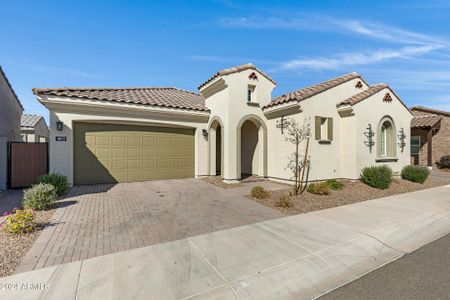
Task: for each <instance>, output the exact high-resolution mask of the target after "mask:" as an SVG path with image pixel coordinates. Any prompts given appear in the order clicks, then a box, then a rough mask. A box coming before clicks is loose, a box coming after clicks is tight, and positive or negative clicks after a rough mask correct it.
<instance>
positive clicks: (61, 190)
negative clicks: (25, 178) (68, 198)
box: [38, 173, 69, 196]
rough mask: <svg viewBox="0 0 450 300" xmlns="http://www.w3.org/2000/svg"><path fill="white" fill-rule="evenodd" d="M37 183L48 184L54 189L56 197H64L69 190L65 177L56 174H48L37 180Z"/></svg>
mask: <svg viewBox="0 0 450 300" xmlns="http://www.w3.org/2000/svg"><path fill="white" fill-rule="evenodd" d="M38 183H48V184H51V185H53V186H54V187H55V189H56V194H57V195H58V196H64V195H65V194H66V193H67V191H68V190H69V182H68V180H67V177H66V176H64V175H62V174H58V173H49V174H47V175H42V176H40V177H39V178H38Z"/></svg>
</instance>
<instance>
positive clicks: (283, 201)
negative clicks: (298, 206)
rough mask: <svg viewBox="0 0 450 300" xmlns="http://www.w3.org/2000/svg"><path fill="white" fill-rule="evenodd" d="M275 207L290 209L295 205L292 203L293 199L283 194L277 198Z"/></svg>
mask: <svg viewBox="0 0 450 300" xmlns="http://www.w3.org/2000/svg"><path fill="white" fill-rule="evenodd" d="M275 206H277V207H284V208H288V207H292V206H294V203H292V200H291V197H289V196H288V195H286V194H281V195H279V196H278V197H277V200H276V201H275Z"/></svg>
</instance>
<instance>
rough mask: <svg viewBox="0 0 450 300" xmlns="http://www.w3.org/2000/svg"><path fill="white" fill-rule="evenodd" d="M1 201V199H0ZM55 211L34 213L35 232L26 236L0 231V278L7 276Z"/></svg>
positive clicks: (17, 264)
mask: <svg viewBox="0 0 450 300" xmlns="http://www.w3.org/2000/svg"><path fill="white" fill-rule="evenodd" d="M0 200H1V199H0ZM55 210H56V209H51V210H43V211H35V212H34V213H35V218H36V219H35V220H36V223H37V224H38V225H37V226H36V230H35V231H33V232H30V233H27V234H19V235H17V234H12V233H6V232H5V231H3V230H0V277H3V276H9V275H11V274H13V273H14V270H15V269H16V268H17V267H18V266H19V264H20V262H21V261H22V258H23V257H24V256H25V254H26V253H27V252H28V250H30V249H31V246H32V245H33V243H34V242H35V241H36V239H37V238H38V237H39V235H40V234H41V232H42V230H44V228H45V227H46V226H48V225H50V224H49V220H50V218H51V217H52V216H53V213H54V212H55Z"/></svg>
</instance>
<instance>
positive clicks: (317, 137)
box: [314, 116, 322, 140]
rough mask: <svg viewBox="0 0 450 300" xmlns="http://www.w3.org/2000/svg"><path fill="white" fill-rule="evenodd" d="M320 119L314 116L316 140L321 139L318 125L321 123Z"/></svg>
mask: <svg viewBox="0 0 450 300" xmlns="http://www.w3.org/2000/svg"><path fill="white" fill-rule="evenodd" d="M321 119H322V117H319V116H316V118H315V126H314V128H315V135H316V140H320V138H321V134H320V123H321Z"/></svg>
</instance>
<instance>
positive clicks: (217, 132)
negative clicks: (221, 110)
mask: <svg viewBox="0 0 450 300" xmlns="http://www.w3.org/2000/svg"><path fill="white" fill-rule="evenodd" d="M208 147H209V151H208V152H209V154H208V155H209V160H208V161H209V174H210V175H211V176H221V177H223V168H224V166H223V162H224V160H223V123H222V121H221V120H220V119H219V118H217V117H216V118H213V119H212V121H211V124H210V126H209V130H208Z"/></svg>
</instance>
